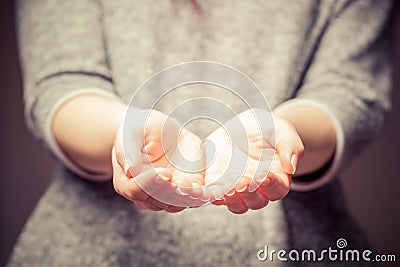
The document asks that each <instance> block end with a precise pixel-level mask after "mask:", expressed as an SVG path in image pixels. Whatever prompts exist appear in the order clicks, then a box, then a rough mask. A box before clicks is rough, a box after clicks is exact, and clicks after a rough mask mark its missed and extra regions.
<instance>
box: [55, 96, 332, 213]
mask: <svg viewBox="0 0 400 267" xmlns="http://www.w3.org/2000/svg"><path fill="white" fill-rule="evenodd" d="M126 110H127V106H126V104H124V103H121V102H118V101H117V100H113V99H109V98H106V97H103V96H98V95H93V94H86V95H80V96H77V97H74V98H72V99H70V100H69V101H67V102H66V103H64V104H63V105H62V106H61V107H60V108H59V109H58V111H57V112H56V114H55V116H54V118H53V121H52V131H53V134H54V137H55V138H56V140H57V142H58V144H59V145H60V147H61V148H62V149H63V151H64V152H65V154H66V155H67V156H68V157H69V158H70V159H71V160H72V161H73V162H75V163H76V164H77V165H78V166H80V167H81V168H82V169H85V170H87V171H89V172H92V173H101V174H109V175H110V177H111V176H112V177H113V183H114V188H115V190H116V191H117V192H118V193H119V194H121V195H122V196H124V197H125V198H127V199H129V200H131V201H132V202H133V203H135V205H136V206H138V207H139V208H144V209H149V210H155V211H159V210H165V211H167V212H179V211H182V210H183V209H185V207H187V206H190V207H196V206H199V205H201V201H194V200H192V202H190V201H189V202H188V199H189V196H192V198H191V199H193V197H195V198H198V199H201V198H203V199H206V198H207V197H210V192H204V190H203V191H202V190H201V189H200V188H199V186H201V185H203V184H204V183H206V184H207V183H209V182H211V180H213V177H215V174H218V173H223V171H224V164H223V163H220V162H219V161H218V160H217V159H220V158H222V157H216V162H215V163H214V164H213V165H212V166H210V168H209V169H206V170H205V171H202V170H201V171H198V172H195V173H193V174H191V175H189V176H188V175H186V174H185V175H183V174H182V172H181V171H179V170H177V169H175V168H174V166H172V165H170V164H168V161H167V160H166V155H165V154H164V153H163V152H162V149H160V144H161V143H160V137H161V130H160V129H161V127H162V125H164V123H165V122H166V120H168V118H167V117H166V116H165V115H164V114H162V113H160V112H152V113H151V116H150V119H149V120H148V123H149V127H148V128H147V129H143V127H142V128H141V127H140V125H142V124H140V123H139V124H137V125H136V126H137V127H132V129H136V130H132V131H130V132H129V138H130V140H132V143H133V144H136V148H134V147H135V146H132V147H133V148H132V151H131V152H130V154H132V155H136V156H133V159H130V160H129V162H127V160H125V157H124V152H123V147H122V143H123V142H122V138H123V134H122V132H123V131H122V126H123V121H124V117H125V113H126ZM132 112H133V115H132V116H133V118H138V120H137V121H138V122H140V121H141V120H142V119H143V114H144V113H143V112H142V111H140V110H133V111H132ZM145 114H148V113H145ZM249 114H250V112H248V111H247V112H244V113H242V114H239V115H238V117H239V120H241V121H243V122H246V123H244V124H243V125H245V127H246V132H247V133H249V134H248V136H247V138H249V143H250V144H252V143H254V144H263V145H264V147H263V146H257V145H255V146H254V147H255V148H257V147H258V149H271V150H273V151H274V152H275V153H276V157H274V161H273V162H272V167H271V171H270V172H266V173H265V177H264V178H263V179H262V182H260V183H258V185H259V187H258V189H257V190H256V191H254V192H249V191H248V190H247V189H248V188H249V186H250V184H251V181H252V178H253V177H247V176H251V175H247V176H246V175H245V176H244V177H240V178H241V179H240V181H239V183H238V184H236V186H235V188H234V189H231V190H229V192H224V195H223V196H220V197H219V198H218V200H216V201H214V202H213V203H214V204H216V205H226V206H227V208H228V210H230V211H231V212H233V213H237V214H240V213H245V212H246V211H248V210H249V209H254V210H255V209H261V208H263V207H265V206H266V205H267V204H268V203H269V201H274V200H278V199H281V198H283V197H284V196H285V195H286V194H287V192H288V191H289V188H290V183H291V176H292V174H294V173H296V174H306V173H310V172H313V171H315V170H318V169H319V168H321V167H322V166H323V165H324V164H325V163H326V162H327V161H328V160H329V159H330V158H331V157H332V156H333V154H334V150H335V146H336V133H335V128H334V126H333V124H332V122H331V120H330V118H329V116H328V115H327V114H325V113H324V111H322V110H320V109H319V108H317V107H314V106H308V105H301V106H300V105H298V106H295V107H292V108H288V109H286V110H283V111H281V112H280V113H279V114H274V121H275V147H273V146H271V145H268V144H269V143H270V142H268V140H267V139H265V140H264V139H263V140H261V139H262V138H261V139H259V140H257V138H254V136H260V133H257V131H256V130H255V129H256V128H255V127H253V125H252V123H249V119H248V116H249ZM99 118H101V119H99ZM134 123H136V122H134ZM168 125H173V123H170V124H168ZM174 127H175V126H173V128H174ZM138 129H139V130H138ZM261 136H264V137H265V136H268V135H267V134H265V135H262V134H261ZM209 138H210V139H211V140H212V141H213V142H214V143H215V144H217V146H216V147H217V150H216V153H217V155H222V153H225V152H226V149H218V146H219V147H222V148H223V141H221V140H222V139H223V138H222V137H221V136H220V135H218V130H216V132H215V133H213V134H211V135H210V137H209ZM175 140H176V139H175ZM263 141H264V142H263ZM200 142H201V140H200V139H199V138H198V137H197V136H196V135H195V134H193V133H191V132H189V131H183V132H182V133H181V134H180V135H179V139H178V142H176V141H173V140H172V141H168V144H167V147H168V148H169V149H168V151H169V152H167V154H169V153H171V155H174V152H175V151H177V149H178V148H179V151H181V153H183V155H184V156H185V157H188V158H189V159H192V160H196V159H199V158H201V157H202V155H204V154H205V153H203V152H204V151H201V146H200ZM164 145H165V144H164ZM134 151H136V152H134ZM250 151H253V152H252V153H249V154H254V155H259V154H260V151H261V150H259V151H257V149H255V150H254V149H253V150H251V149H250ZM254 155H253V156H252V155H249V156H252V157H251V159H252V160H253V162H255V163H257V162H258V161H260V160H262V159H260V158H257V156H256V157H254ZM250 165H251V164H250ZM154 167H155V168H154ZM199 169H201V168H199ZM253 171H254V170H253ZM246 173H247V174H248V173H252V170H251V168H250V169H249V170H246V172H245V174H246ZM267 174H268V175H267ZM160 178H161V180H160ZM138 181H140V184H141V185H143V184H144V185H148V186H149V188H151V189H154V190H155V191H157V192H160V191H163V192H168V194H169V195H171V197H172V199H173V201H171V202H173V204H171V203H163V202H162V201H159V200H157V199H156V198H154V197H152V196H151V195H149V194H147V193H146V192H145V191H144V190H142V187H140V186H139V184H138ZM156 181H158V182H159V183H158V185H155V184H156ZM160 181H162V182H161V183H160ZM178 186H179V188H180V189H182V188H183V191H184V192H181V191H182V190H181V191H179V190H178V191H177V187H178ZM204 196H205V198H204ZM177 203H185V205H184V206H182V205H179V204H177Z"/></svg>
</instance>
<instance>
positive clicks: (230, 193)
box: [226, 189, 236, 197]
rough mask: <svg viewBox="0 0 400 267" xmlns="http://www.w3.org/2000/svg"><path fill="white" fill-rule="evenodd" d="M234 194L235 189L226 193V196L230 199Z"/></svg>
mask: <svg viewBox="0 0 400 267" xmlns="http://www.w3.org/2000/svg"><path fill="white" fill-rule="evenodd" d="M235 192H236V190H235V189H232V190H230V191H229V192H228V193H226V195H227V196H228V197H231V196H233V195H234V194H235Z"/></svg>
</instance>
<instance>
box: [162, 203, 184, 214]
mask: <svg viewBox="0 0 400 267" xmlns="http://www.w3.org/2000/svg"><path fill="white" fill-rule="evenodd" d="M185 209H186V208H185V207H176V206H172V205H169V206H168V207H166V208H165V209H164V210H165V211H166V212H169V213H177V212H181V211H183V210H185Z"/></svg>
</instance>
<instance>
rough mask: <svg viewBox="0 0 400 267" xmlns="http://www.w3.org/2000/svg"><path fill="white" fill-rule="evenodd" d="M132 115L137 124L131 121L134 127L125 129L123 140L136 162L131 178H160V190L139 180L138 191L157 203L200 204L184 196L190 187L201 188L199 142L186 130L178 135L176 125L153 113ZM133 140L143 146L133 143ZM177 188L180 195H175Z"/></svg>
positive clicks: (177, 125)
mask: <svg viewBox="0 0 400 267" xmlns="http://www.w3.org/2000/svg"><path fill="white" fill-rule="evenodd" d="M135 114H136V120H132V121H134V122H135V125H131V126H127V127H126V129H125V138H124V148H125V149H126V150H127V151H126V153H128V154H131V155H133V157H134V158H135V159H136V160H135V164H134V169H133V170H131V172H132V176H133V177H138V176H137V175H138V174H144V173H146V172H156V173H157V174H158V175H159V176H160V177H162V179H164V181H161V182H164V183H163V184H162V187H163V188H162V190H160V185H154V184H151V185H148V184H146V182H145V181H144V182H142V183H141V181H140V177H139V178H138V183H139V184H140V185H141V187H142V188H143V189H144V190H145V191H146V192H148V193H149V194H151V195H152V197H154V198H156V199H158V200H160V201H163V202H167V203H169V204H173V205H180V206H195V205H201V204H203V202H202V201H199V200H193V199H192V198H190V197H187V196H185V194H184V192H188V193H189V192H190V190H189V189H190V188H192V185H193V184H199V185H200V183H202V180H203V178H202V177H203V171H202V170H203V164H204V163H203V162H204V161H203V160H201V156H202V154H203V153H201V151H200V149H199V148H200V142H201V140H200V139H199V138H198V137H197V136H196V135H194V134H193V133H191V132H190V131H188V130H185V129H183V130H182V131H180V126H179V124H178V123H177V122H176V121H174V120H172V119H170V118H168V117H167V116H166V115H164V114H162V113H160V112H157V111H155V110H152V111H144V112H143V113H142V114H140V115H138V112H136V113H135ZM140 124H142V125H140ZM141 126H144V127H141ZM130 129H131V131H129V130H130ZM137 129H144V131H139V130H137ZM134 140H142V142H141V143H140V142H139V143H135V141H134ZM167 182H168V183H167ZM177 187H178V188H179V189H180V192H182V193H183V194H181V195H177V194H176V189H177Z"/></svg>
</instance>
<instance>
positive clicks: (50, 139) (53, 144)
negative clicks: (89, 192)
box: [44, 88, 118, 180]
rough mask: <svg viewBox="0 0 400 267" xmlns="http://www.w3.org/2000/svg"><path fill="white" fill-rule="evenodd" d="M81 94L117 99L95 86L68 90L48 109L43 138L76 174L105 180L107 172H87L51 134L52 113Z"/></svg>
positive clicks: (59, 158)
mask: <svg viewBox="0 0 400 267" xmlns="http://www.w3.org/2000/svg"><path fill="white" fill-rule="evenodd" d="M83 94H97V95H102V96H105V97H109V98H114V99H118V97H117V96H116V95H115V94H113V93H111V92H107V91H105V90H101V89H97V88H82V89H78V90H75V91H73V92H70V93H68V94H66V95H64V96H63V97H61V98H60V99H58V101H57V102H56V103H55V104H54V105H53V107H52V109H51V110H50V112H49V114H48V116H47V118H46V121H45V125H44V139H45V141H46V143H47V144H48V146H49V148H50V150H51V151H52V153H53V155H54V156H55V157H56V158H57V159H58V160H59V161H60V162H61V163H62V164H63V165H64V166H65V167H67V168H68V169H69V170H70V171H72V172H73V173H75V174H77V175H78V176H80V177H83V178H87V179H95V180H105V179H108V178H110V175H109V174H100V173H92V172H88V171H87V170H84V169H83V168H81V167H80V166H78V165H77V164H76V163H74V162H73V161H72V160H71V159H70V158H68V156H67V155H66V154H65V153H64V151H63V150H62V149H61V147H60V146H59V145H58V143H57V141H56V138H55V137H54V135H53V131H52V127H51V125H52V121H53V118H54V114H55V113H56V112H57V110H58V109H59V108H60V107H61V106H62V105H63V104H64V103H65V102H66V101H68V100H69V99H71V98H73V97H76V96H79V95H83Z"/></svg>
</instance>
